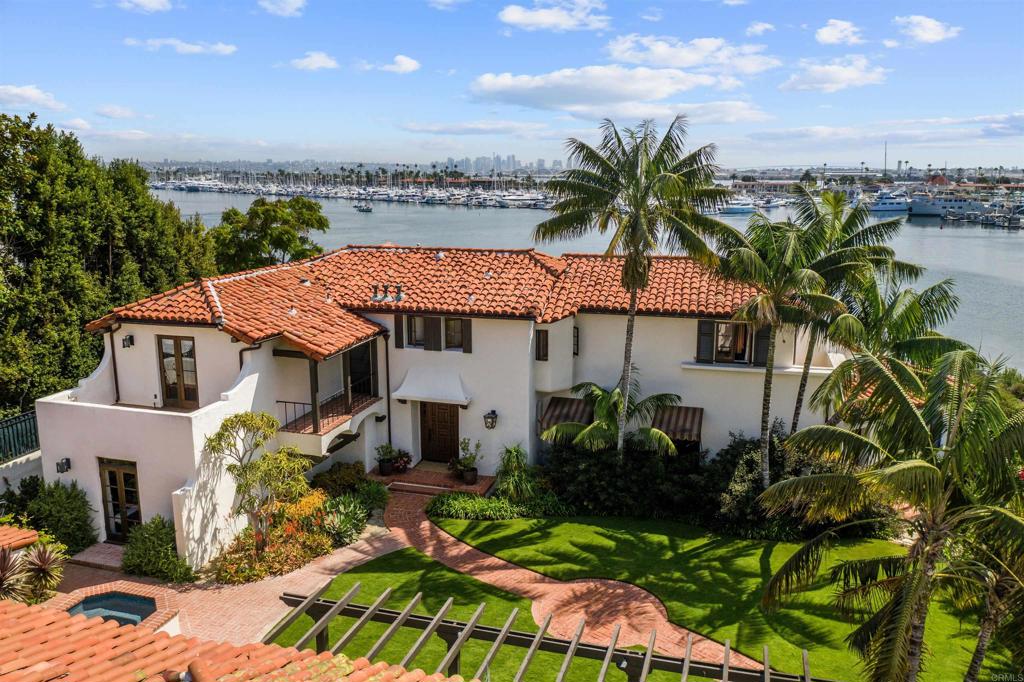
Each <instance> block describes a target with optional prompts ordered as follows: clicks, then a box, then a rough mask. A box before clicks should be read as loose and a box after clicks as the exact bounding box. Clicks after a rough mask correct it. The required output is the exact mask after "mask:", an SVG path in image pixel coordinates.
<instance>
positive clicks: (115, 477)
mask: <svg viewBox="0 0 1024 682" xmlns="http://www.w3.org/2000/svg"><path fill="white" fill-rule="evenodd" d="M100 485H101V488H102V490H103V525H104V526H105V528H106V531H107V540H109V541H111V542H125V541H126V540H127V539H128V533H129V532H130V531H131V529H132V528H134V527H135V526H137V525H139V524H140V523H142V507H141V506H140V504H139V476H138V471H137V470H136V468H135V462H122V461H121V460H116V459H100Z"/></svg>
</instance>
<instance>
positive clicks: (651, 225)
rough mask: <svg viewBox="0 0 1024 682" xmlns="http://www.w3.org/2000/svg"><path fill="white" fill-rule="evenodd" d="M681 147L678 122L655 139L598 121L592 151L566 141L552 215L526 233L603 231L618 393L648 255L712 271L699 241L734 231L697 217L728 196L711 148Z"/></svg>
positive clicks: (627, 369) (627, 370)
mask: <svg viewBox="0 0 1024 682" xmlns="http://www.w3.org/2000/svg"><path fill="white" fill-rule="evenodd" d="M685 141H686V118H685V117H683V116H677V117H676V118H675V119H674V120H673V121H672V123H671V124H670V125H669V127H668V130H666V131H665V136H664V137H662V138H661V140H660V141H659V140H658V138H657V130H656V128H655V126H654V123H653V122H652V121H644V122H643V123H641V124H640V126H639V127H637V128H627V129H625V130H622V131H620V130H619V129H618V128H617V127H616V126H615V124H614V123H613V122H611V121H610V120H605V122H604V123H603V124H602V125H601V142H600V143H599V144H598V145H597V146H596V147H592V146H590V145H588V144H586V143H584V142H581V141H580V140H577V139H575V138H570V139H569V141H568V142H567V143H566V148H567V150H568V153H569V158H570V159H571V160H572V165H573V168H572V169H571V170H567V171H565V172H563V173H562V174H561V175H559V176H558V177H556V178H554V179H553V180H551V181H550V182H549V183H548V189H549V191H550V192H551V193H552V194H553V195H554V196H555V197H556V202H555V205H554V208H553V209H552V210H553V212H554V214H555V215H554V216H553V217H551V218H549V219H548V220H545V221H544V222H542V223H540V224H539V225H537V227H536V228H535V230H534V232H533V238H534V240H535V241H538V242H551V241H556V240H563V239H574V238H578V237H582V236H584V235H586V234H589V233H591V232H598V233H599V234H602V235H604V234H607V233H610V236H611V240H610V241H609V243H608V248H607V249H606V250H605V255H607V256H621V257H622V259H623V265H622V276H621V283H622V287H623V288H624V289H625V290H626V291H628V292H629V308H628V310H627V316H626V341H625V349H624V352H623V359H622V377H621V383H620V387H621V388H622V390H623V391H624V392H625V390H626V387H628V386H630V385H631V383H630V382H631V372H632V366H633V328H634V323H635V321H636V308H637V298H638V295H639V293H640V291H641V290H642V289H644V288H645V287H646V286H647V283H648V279H649V276H650V270H651V263H652V256H653V255H654V254H655V252H656V251H657V250H658V249H659V248H665V249H667V250H669V251H673V252H684V253H688V254H689V255H690V256H692V257H694V258H696V259H697V260H699V261H701V262H703V263H705V264H707V265H715V264H716V263H717V260H718V259H717V257H716V255H715V253H714V252H713V251H712V249H711V248H709V247H708V245H707V243H706V242H705V239H707V238H709V237H716V236H718V235H724V234H730V233H733V232H734V230H733V229H732V228H731V227H729V226H728V225H725V224H724V223H721V222H719V221H717V220H715V219H713V218H709V217H707V216H706V215H704V213H706V212H708V211H710V210H711V209H714V208H715V207H717V206H719V205H720V204H722V203H724V202H725V200H726V199H727V198H728V196H729V190H727V189H725V188H723V187H715V186H714V184H713V183H714V176H715V172H716V171H717V167H716V166H715V163H714V160H715V147H714V145H705V146H703V147H700V148H698V149H695V150H693V151H690V152H689V153H686V152H685V150H684V143H685ZM626 407H627V405H626V404H625V402H623V403H622V404H621V406H620V414H619V422H618V441H617V444H616V447H617V449H618V451H619V453H620V454H621V453H622V450H623V445H624V441H623V439H624V438H625V433H626Z"/></svg>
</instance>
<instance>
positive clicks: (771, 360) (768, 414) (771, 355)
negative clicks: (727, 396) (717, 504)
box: [754, 324, 778, 489]
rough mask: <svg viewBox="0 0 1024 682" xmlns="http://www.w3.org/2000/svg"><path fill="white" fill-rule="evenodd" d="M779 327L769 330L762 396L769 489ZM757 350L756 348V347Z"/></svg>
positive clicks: (764, 458)
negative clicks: (773, 389) (773, 393)
mask: <svg viewBox="0 0 1024 682" xmlns="http://www.w3.org/2000/svg"><path fill="white" fill-rule="evenodd" d="M776 334H778V327H777V326H776V325H774V324H773V325H772V326H771V329H770V330H769V332H768V358H767V360H766V362H765V366H764V395H763V396H762V398H761V484H762V485H763V486H764V487H765V488H766V489H767V488H768V486H769V485H771V466H770V463H769V460H768V448H769V446H770V445H771V433H770V428H771V421H772V379H773V378H774V374H775V371H774V370H775V335H776ZM754 350H755V352H756V350H757V349H756V348H755V349H754Z"/></svg>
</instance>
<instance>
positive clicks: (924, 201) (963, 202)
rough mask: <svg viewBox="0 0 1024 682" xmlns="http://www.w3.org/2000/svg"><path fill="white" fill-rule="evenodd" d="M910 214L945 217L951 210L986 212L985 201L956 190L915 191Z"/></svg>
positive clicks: (958, 211) (911, 200)
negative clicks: (958, 192) (930, 192)
mask: <svg viewBox="0 0 1024 682" xmlns="http://www.w3.org/2000/svg"><path fill="white" fill-rule="evenodd" d="M909 210H910V214H911V215H914V216H923V215H934V216H939V217H944V216H945V215H946V214H947V213H949V212H950V211H955V212H957V213H965V212H967V211H977V212H979V213H982V212H985V210H986V204H985V202H984V201H981V200H979V199H974V198H972V197H969V196H966V195H963V194H957V193H956V192H937V193H935V194H928V193H927V192H915V193H914V195H913V196H912V197H911V198H910V209H909Z"/></svg>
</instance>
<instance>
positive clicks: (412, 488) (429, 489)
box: [388, 481, 454, 497]
mask: <svg viewBox="0 0 1024 682" xmlns="http://www.w3.org/2000/svg"><path fill="white" fill-rule="evenodd" d="M388 490H391V491H393V492H399V493H412V494H414V495H430V496H431V497H433V496H434V495H440V494H441V493H450V492H452V490H454V489H453V488H448V487H446V486H440V485H428V484H426V483H409V482H407V481H392V482H391V484H390V485H388Z"/></svg>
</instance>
